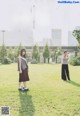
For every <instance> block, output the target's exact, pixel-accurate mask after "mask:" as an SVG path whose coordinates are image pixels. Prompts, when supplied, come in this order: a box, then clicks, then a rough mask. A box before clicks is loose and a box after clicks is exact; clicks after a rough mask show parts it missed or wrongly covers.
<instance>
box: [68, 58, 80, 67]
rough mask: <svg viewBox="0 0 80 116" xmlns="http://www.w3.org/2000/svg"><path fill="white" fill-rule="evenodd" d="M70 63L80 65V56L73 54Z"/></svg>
mask: <svg viewBox="0 0 80 116" xmlns="http://www.w3.org/2000/svg"><path fill="white" fill-rule="evenodd" d="M69 63H70V64H71V65H73V66H78V65H80V56H77V57H75V56H71V58H70V61H69Z"/></svg>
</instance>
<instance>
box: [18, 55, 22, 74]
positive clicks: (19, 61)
mask: <svg viewBox="0 0 80 116" xmlns="http://www.w3.org/2000/svg"><path fill="white" fill-rule="evenodd" d="M18 63H19V72H20V73H22V69H21V56H19V59H18Z"/></svg>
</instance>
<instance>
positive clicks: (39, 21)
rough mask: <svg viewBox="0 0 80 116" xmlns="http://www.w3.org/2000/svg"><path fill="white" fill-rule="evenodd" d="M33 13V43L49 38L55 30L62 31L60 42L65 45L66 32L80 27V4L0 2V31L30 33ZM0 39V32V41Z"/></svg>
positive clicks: (46, 0)
mask: <svg viewBox="0 0 80 116" xmlns="http://www.w3.org/2000/svg"><path fill="white" fill-rule="evenodd" d="M33 4H35V9H34V10H33ZM33 13H34V14H35V32H34V37H35V41H40V40H42V39H43V38H51V29H52V28H54V29H55V28H57V29H62V31H63V37H62V42H63V43H65V42H67V33H66V32H67V31H68V30H73V29H74V28H75V27H76V26H79V25H80V4H58V3H57V0H0V30H3V29H5V30H6V33H7V32H8V31H14V30H19V31H20V30H23V29H25V30H26V31H31V30H32V20H33ZM1 38H2V35H1V32H0V41H1ZM22 39H23V38H22ZM64 39H65V41H64ZM21 41H22V40H21Z"/></svg>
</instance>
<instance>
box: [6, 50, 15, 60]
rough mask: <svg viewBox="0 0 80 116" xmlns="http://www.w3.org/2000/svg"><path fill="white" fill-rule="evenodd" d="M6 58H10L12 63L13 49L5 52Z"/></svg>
mask: <svg viewBox="0 0 80 116" xmlns="http://www.w3.org/2000/svg"><path fill="white" fill-rule="evenodd" d="M7 56H8V58H10V59H11V60H12V61H14V49H12V48H9V49H8V50H7Z"/></svg>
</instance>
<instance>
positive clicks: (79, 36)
mask: <svg viewBox="0 0 80 116" xmlns="http://www.w3.org/2000/svg"><path fill="white" fill-rule="evenodd" d="M73 36H74V37H75V38H76V40H77V41H78V43H79V46H78V49H79V51H80V30H74V31H73Z"/></svg>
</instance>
